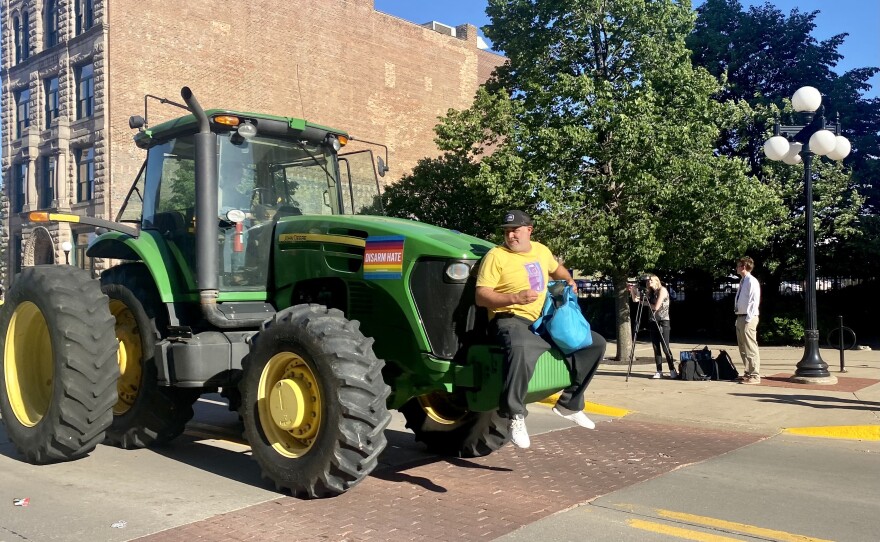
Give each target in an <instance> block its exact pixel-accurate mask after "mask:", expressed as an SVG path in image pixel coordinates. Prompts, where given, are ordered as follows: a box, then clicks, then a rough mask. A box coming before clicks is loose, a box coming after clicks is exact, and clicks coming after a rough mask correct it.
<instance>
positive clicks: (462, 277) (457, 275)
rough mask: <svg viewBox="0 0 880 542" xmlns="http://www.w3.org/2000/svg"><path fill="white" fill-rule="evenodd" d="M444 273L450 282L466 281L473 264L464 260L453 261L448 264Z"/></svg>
mask: <svg viewBox="0 0 880 542" xmlns="http://www.w3.org/2000/svg"><path fill="white" fill-rule="evenodd" d="M444 273H445V274H446V278H447V279H448V280H449V281H450V282H464V281H466V280H467V278H468V276H469V275H470V274H471V266H470V265H468V264H466V263H464V262H451V263H449V264H447V265H446V269H445V270H444Z"/></svg>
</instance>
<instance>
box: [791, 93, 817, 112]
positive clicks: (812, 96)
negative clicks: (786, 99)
mask: <svg viewBox="0 0 880 542" xmlns="http://www.w3.org/2000/svg"><path fill="white" fill-rule="evenodd" d="M821 105H822V94H821V93H820V92H819V91H818V90H817V89H816V88H815V87H801V88H799V89H797V91H796V92H795V93H794V96H792V97H791V106H792V107H793V108H794V110H795V111H798V112H800V113H812V112H813V111H815V110H817V109H819V106H821Z"/></svg>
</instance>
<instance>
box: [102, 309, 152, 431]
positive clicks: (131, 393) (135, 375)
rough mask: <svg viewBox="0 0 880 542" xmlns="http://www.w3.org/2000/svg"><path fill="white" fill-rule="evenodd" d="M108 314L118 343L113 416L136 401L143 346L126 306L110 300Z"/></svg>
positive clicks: (136, 326)
mask: <svg viewBox="0 0 880 542" xmlns="http://www.w3.org/2000/svg"><path fill="white" fill-rule="evenodd" d="M110 313H111V314H112V315H113V318H115V319H116V340H118V341H119V349H118V350H117V354H116V360H117V362H118V363H119V380H117V381H116V391H117V393H118V396H119V399H118V400H117V401H116V404H115V405H114V406H113V414H114V415H117V416H118V415H121V414H125V413H126V412H128V410H129V409H130V408H131V407H132V405H134V402H135V400H136V399H137V396H138V392H139V391H140V387H141V378H142V376H143V367H142V366H141V361H142V360H143V354H144V350H143V344H141V334H140V329H139V328H138V324H137V320H136V319H135V317H134V314H133V313H132V312H131V310H129V308H128V305H126V304H125V303H123V302H122V301H119V300H117V299H111V300H110Z"/></svg>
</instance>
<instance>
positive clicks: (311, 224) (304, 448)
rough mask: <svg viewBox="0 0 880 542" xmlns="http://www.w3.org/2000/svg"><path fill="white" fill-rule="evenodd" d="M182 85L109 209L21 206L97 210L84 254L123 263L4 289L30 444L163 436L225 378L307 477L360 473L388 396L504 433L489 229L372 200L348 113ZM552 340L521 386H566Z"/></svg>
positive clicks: (335, 487)
mask: <svg viewBox="0 0 880 542" xmlns="http://www.w3.org/2000/svg"><path fill="white" fill-rule="evenodd" d="M181 95H182V97H183V99H184V101H185V103H186V106H183V105H182V104H174V102H170V101H169V100H164V99H163V100H162V102H163V103H171V104H173V105H179V106H180V107H184V108H185V109H188V110H189V113H190V114H187V115H186V116H183V117H181V118H178V119H176V120H172V121H168V122H165V123H162V124H159V125H157V126H155V127H150V128H149V129H147V128H146V121H145V120H144V117H139V116H138V117H132V119H131V121H130V125H131V126H132V128H137V129H138V132H137V134H136V135H135V137H134V140H135V143H136V144H137V146H138V147H139V148H141V149H145V150H146V151H147V158H146V161H145V163H144V166H143V168H142V169H141V171H140V174H139V175H138V177H137V178H136V180H135V182H134V184H133V186H132V188H131V190H130V192H129V194H128V197H127V199H126V201H125V203H124V205H123V207H122V210H121V211H120V215H119V217H118V218H117V221H116V222H112V221H107V220H102V219H96V218H90V217H80V216H76V215H69V214H62V213H56V212H52V211H51V210H50V211H38V212H33V213H31V214H30V215H29V219H30V220H31V221H34V222H51V221H62V222H64V221H66V222H79V223H83V224H89V225H93V226H96V227H99V228H101V229H99V232H103V233H101V234H100V235H99V236H97V237H96V239H95V240H94V241H93V242H92V243H91V245H90V246H89V248H88V251H87V255H88V256H91V257H100V258H109V259H111V260H113V261H121V262H123V263H120V264H119V265H116V266H114V267H111V268H109V269H108V270H106V271H104V272H103V273H102V275H101V277H100V281H98V280H94V279H92V278H91V277H90V276H89V274H88V273H87V272H85V271H82V270H80V269H78V268H76V267H72V266H36V267H29V268H26V269H24V270H23V271H22V272H21V273H20V274H19V275H18V276H16V278H15V281H14V282H13V284H12V287H11V288H10V289H9V292H8V294H7V296H6V303H5V304H4V305H3V306H2V308H0V341H2V345H0V353H2V362H0V375H2V378H3V384H2V386H0V414H2V419H3V423H4V425H5V427H6V432H7V434H8V436H9V438H10V440H11V441H12V442H13V443H14V444H15V445H16V447H17V448H18V450H19V452H20V453H21V454H22V455H23V456H24V459H25V460H26V461H28V462H30V463H34V464H44V463H51V462H57V461H65V460H72V459H76V458H79V457H82V456H84V455H86V454H88V453H89V452H91V451H92V450H93V449H94V448H95V447H96V446H97V445H98V444H99V443H102V442H104V443H107V444H111V445H115V446H119V447H122V448H141V447H148V446H153V445H159V444H163V443H167V442H168V441H170V440H172V439H174V438H175V437H177V436H178V435H180V434H181V433H182V432H183V431H184V429H185V426H186V423H187V422H188V421H189V420H190V419H191V418H192V417H193V404H194V403H195V401H196V400H197V399H198V397H199V396H200V395H201V394H204V393H214V392H218V391H220V393H222V394H223V395H224V396H225V397H227V398H228V400H229V403H230V408H232V409H235V410H237V411H238V414H239V415H240V417H241V419H242V422H243V425H244V436H245V438H246V439H247V441H248V443H249V445H250V446H251V448H252V451H253V456H254V458H255V459H256V460H257V462H258V463H259V464H260V467H261V469H262V472H263V476H264V477H266V478H268V479H270V480H271V481H272V482H274V484H275V486H276V487H277V488H279V489H285V490H289V491H290V492H291V493H292V494H294V495H297V496H303V497H324V496H333V495H337V494H340V493H343V492H345V491H346V490H348V489H349V488H351V487H353V486H354V485H355V484H357V483H358V482H360V481H361V480H363V479H364V478H365V477H366V476H367V475H369V474H370V472H371V471H372V470H373V469H374V468H375V467H376V465H377V462H378V459H379V455H380V454H381V453H382V451H383V449H384V447H385V444H386V439H385V436H384V430H385V428H386V426H387V425H388V423H389V421H390V419H391V415H390V412H389V410H390V409H398V410H400V411H401V412H402V413H403V415H404V416H405V418H406V422H407V426H408V427H409V428H410V429H411V430H412V431H413V432H414V433H415V436H416V438H417V439H418V440H420V441H422V442H423V443H424V444H425V445H426V446H427V448H428V449H429V450H430V451H432V452H435V453H438V454H446V455H454V456H463V457H476V456H483V455H486V454H489V453H491V452H493V451H495V450H497V449H498V448H500V447H501V446H502V445H504V444H505V443H506V442H507V440H508V434H507V426H506V424H505V423H504V420H502V419H501V418H499V416H498V414H497V408H498V398H499V393H500V388H501V371H502V358H501V355H500V352H499V350H498V349H497V348H496V347H495V346H493V345H492V344H491V342H490V341H489V340H487V337H486V334H485V316H484V315H482V314H481V312H480V311H479V310H477V308H476V307H475V306H474V305H473V296H474V281H475V268H476V266H477V265H478V262H479V260H480V258H481V257H482V256H483V255H484V254H485V253H486V252H487V251H488V250H489V249H490V248H491V246H492V245H491V244H490V243H488V242H486V241H483V240H481V239H477V238H474V237H470V236H467V235H463V234H461V233H458V232H455V231H450V230H446V229H442V228H437V227H434V226H430V225H427V224H423V223H419V222H414V221H409V220H401V219H395V218H388V217H385V216H371V215H369V214H365V213H364V211H365V209H369V208H371V207H372V205H371V204H373V202H375V201H379V198H377V197H376V196H377V193H376V192H377V190H378V182H375V181H376V180H377V179H376V173H375V172H376V166H375V164H374V162H373V155H372V152H370V151H367V152H366V153H364V152H361V153H351V154H348V155H346V154H340V153H339V151H340V149H341V147H342V146H343V145H344V144H345V143H346V142H347V141H348V140H349V136H348V135H347V134H346V133H345V132H342V131H339V130H334V129H332V128H327V127H324V126H320V125H317V124H313V123H310V122H306V121H304V120H301V119H296V118H285V117H276V116H269V115H260V114H253V113H242V112H235V111H226V110H207V111H206V110H203V109H202V108H201V106H200V105H199V103H198V101H197V100H196V98H195V97H194V96H193V94H192V92H191V91H190V90H189V88H186V87H184V88H183V89H182V91H181ZM145 117H146V111H145ZM386 152H387V151H386ZM358 160H360V161H361V165H362V166H363V164H364V163H366V168H364V167H361V169H360V170H359V169H358V163H357V162H358ZM386 161H387V154H386ZM386 169H387V166H386V165H385V163H384V162H383V161H382V159H381V158H379V160H378V170H379V172H380V174H382V173H384V171H385V170H386ZM357 171H361V172H363V171H369V174H370V175H372V177H371V178H369V175H368V176H367V177H366V178H367V179H368V182H366V183H365V182H362V180H363V179H364V178H365V177H364V175H363V174H360V175H357V174H356V173H353V172H357ZM370 186H372V188H368V187H370ZM365 200H367V201H366V202H365ZM560 359H561V356H560V354H558V353H556V352H551V353H548V354H545V355H544V356H543V357H542V359H541V360H540V361H539V364H538V367H537V370H536V372H535V377H534V378H533V379H532V384H531V386H530V390H529V393H530V394H529V400H530V401H535V400H539V399H541V398H543V397H546V396H547V395H550V394H552V393H553V392H555V391H558V390H559V389H561V388H563V387H565V386H566V385H567V384H568V374H567V370H566V368H565V365H564V363H560V362H559V360H560Z"/></svg>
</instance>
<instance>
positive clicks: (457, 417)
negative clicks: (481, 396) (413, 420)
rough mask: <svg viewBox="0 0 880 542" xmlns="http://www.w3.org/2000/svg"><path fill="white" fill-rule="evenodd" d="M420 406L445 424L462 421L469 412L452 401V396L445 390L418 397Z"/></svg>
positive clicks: (433, 418)
mask: <svg viewBox="0 0 880 542" xmlns="http://www.w3.org/2000/svg"><path fill="white" fill-rule="evenodd" d="M418 400H419V406H421V407H422V410H424V411H425V414H427V415H428V417H429V418H431V419H432V420H434V421H435V422H437V423H440V424H443V425H453V424H455V423H458V422H459V421H461V420H462V419H463V418H464V417H465V416H466V415H467V413H468V410H467V409H464V408H461V407H460V406H458V405H457V404H455V403H454V402H453V401H452V396H451V395H449V394H448V393H444V392H439V391H435V392H431V393H428V394H426V395H420V396H419V397H418Z"/></svg>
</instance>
